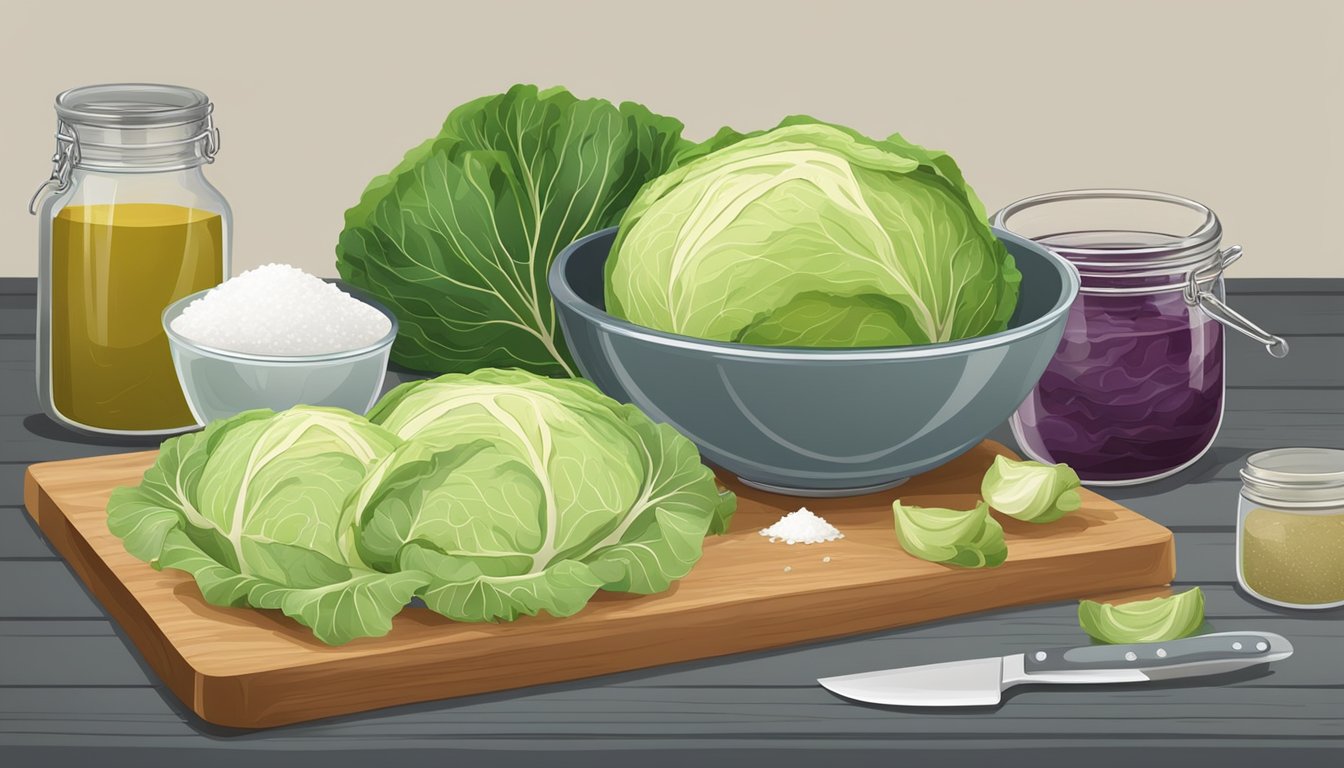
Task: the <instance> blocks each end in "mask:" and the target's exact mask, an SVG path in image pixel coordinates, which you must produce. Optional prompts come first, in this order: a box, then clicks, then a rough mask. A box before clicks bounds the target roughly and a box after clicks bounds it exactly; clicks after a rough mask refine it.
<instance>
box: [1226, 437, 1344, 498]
mask: <svg viewBox="0 0 1344 768" xmlns="http://www.w3.org/2000/svg"><path fill="white" fill-rule="evenodd" d="M1241 482H1242V495H1243V496H1245V497H1246V498H1248V499H1251V500H1252V501H1258V502H1262V503H1265V504H1283V505H1290V506H1301V507H1305V508H1322V507H1344V450H1340V449H1338V448H1275V449H1273V450H1268V451H1260V452H1259V453H1254V454H1251V456H1250V457H1249V458H1247V459H1246V466H1245V467H1244V468H1243V469H1242V470H1241Z"/></svg>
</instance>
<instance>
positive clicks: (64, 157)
mask: <svg viewBox="0 0 1344 768" xmlns="http://www.w3.org/2000/svg"><path fill="white" fill-rule="evenodd" d="M78 162H79V137H77V136H76V135H75V129H74V128H72V127H71V126H69V125H66V124H65V123H64V122H59V123H57V125H56V152H55V154H53V155H52V156H51V178H49V179H47V180H46V181H44V182H42V183H41V184H40V185H39V186H38V188H37V191H36V192H34V193H33V197H32V199H31V200H29V201H28V212H29V213H31V214H33V215H34V216H36V215H37V203H38V201H39V200H41V199H42V196H43V195H45V194H46V193H47V192H48V191H50V192H52V193H53V194H58V195H59V194H60V193H62V192H64V191H65V190H67V189H69V188H70V175H71V174H72V173H73V172H74V170H75V165H76V164H77V163H78Z"/></svg>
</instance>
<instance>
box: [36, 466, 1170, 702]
mask: <svg viewBox="0 0 1344 768" xmlns="http://www.w3.org/2000/svg"><path fill="white" fill-rule="evenodd" d="M999 453H1008V451H1007V450H1006V449H1005V448H1003V447H1002V446H1000V445H998V444H997V443H992V442H988V441H987V442H985V443H982V444H981V445H979V446H977V447H976V448H975V449H973V450H972V451H970V452H969V453H967V454H965V455H963V456H961V457H960V458H958V459H956V460H955V461H953V462H952V463H950V464H948V465H946V466H944V467H942V468H940V469H938V470H935V471H933V472H930V473H928V474H925V475H921V476H919V477H917V478H913V479H911V480H910V481H908V482H907V483H905V485H903V486H901V487H898V488H896V489H893V490H890V491H885V492H882V493H878V494H873V495H871V496H862V497H856V498H850V499H829V500H814V499H797V498H791V497H784V496H772V495H769V494H765V493H760V492H757V491H754V490H750V489H747V488H744V487H742V486H741V485H740V484H738V483H737V482H736V481H734V480H727V481H726V482H725V484H726V485H728V486H729V487H730V488H731V489H732V490H733V491H735V492H737V493H738V495H739V506H738V512H737V515H736V516H735V518H734V519H733V525H732V530H731V531H730V532H729V533H728V534H726V535H724V536H715V537H710V538H709V539H708V540H706V542H705V552H704V557H703V559H701V561H700V562H699V563H698V564H697V565H696V567H695V570H693V571H692V572H691V574H690V575H689V576H687V577H686V578H685V579H682V580H681V582H679V583H678V584H676V585H675V586H674V587H673V588H672V589H671V590H670V591H669V592H666V593H664V594H661V595H650V596H635V595H620V594H608V593H600V594H599V595H598V596H597V597H596V598H594V600H593V601H592V603H590V604H589V605H588V607H587V608H585V609H584V610H583V611H581V612H579V613H578V614H577V615H575V616H571V617H569V618H564V619H556V618H552V617H549V616H540V617H524V618H522V619H519V620H518V621H515V622H512V623H506V624H459V623H454V622H452V621H449V620H447V619H445V618H443V617H440V616H438V615H437V614H434V613H432V612H430V611H429V610H427V609H424V608H408V609H406V610H404V611H402V612H401V614H400V615H399V616H398V617H397V618H396V620H395V623H394V626H393V629H392V632H391V633H390V634H389V635H387V636H386V637H381V638H365V639H361V640H356V641H353V642H351V643H349V644H347V645H343V646H340V647H335V648H332V647H328V646H325V645H322V644H321V643H319V642H317V641H316V640H314V639H313V638H312V635H310V634H309V632H308V630H306V629H304V628H303V627H300V626H298V625H297V624H294V623H293V622H291V621H289V620H288V619H287V618H285V617H284V616H283V615H282V614H280V613H279V612H278V611H261V610H255V609H250V608H217V607H215V606H212V605H208V604H206V603H205V602H204V601H203V600H202V599H201V596H200V592H199V591H198V590H197V588H196V584H195V582H193V581H192V579H191V577H190V576H188V575H187V574H185V573H182V572H178V571H155V570H154V569H152V568H150V567H149V566H148V565H146V564H145V563H143V562H141V561H139V560H137V559H135V558H134V557H132V556H131V555H129V554H127V553H126V551H125V550H124V549H123V548H122V545H121V541H120V540H118V539H117V538H116V537H115V536H113V535H112V534H111V533H110V532H109V531H108V529H107V524H106V520H105V515H104V511H103V510H104V506H105V505H106V503H107V498H108V494H109V493H111V491H112V489H113V488H115V487H117V486H119V485H132V484H135V483H138V482H139V480H140V475H141V474H142V473H143V472H144V470H145V469H146V468H147V467H148V466H149V465H150V464H151V462H152V461H153V460H154V456H155V454H154V453H153V452H147V453H131V454H121V455H115V456H103V457H98V458H91V459H78V460H75V461H59V462H50V463H46V464H35V465H33V466H31V467H29V468H28V473H27V476H26V478H25V487H24V499H25V502H26V504H27V507H28V512H29V514H30V515H32V516H33V518H34V519H36V520H37V522H38V525H39V526H41V528H42V531H43V532H44V533H45V534H46V536H47V538H48V539H49V540H50V541H51V543H52V545H53V546H54V547H55V548H56V549H57V550H59V551H60V552H61V554H62V555H64V556H65V558H66V560H68V561H69V562H70V565H71V566H72V567H73V568H74V570H75V572H76V573H77V574H79V577H80V578H81V579H83V580H84V583H85V584H87V585H88V587H89V589H90V590H91V591H92V592H93V594H94V595H95V596H97V598H98V599H99V600H101V601H102V603H103V606H104V607H105V608H106V609H107V611H108V613H110V614H111V615H112V616H113V617H114V618H115V619H116V620H117V621H118V622H120V624H121V626H122V628H123V629H124V630H125V632H126V634H127V635H128V636H129V637H130V638H131V640H132V641H133V642H134V643H135V644H136V646H137V647H139V649H140V652H141V653H142V654H143V655H144V657H145V659H146V660H147V661H148V662H149V664H150V666H152V667H153V668H154V670H155V671H156V672H157V673H158V674H159V675H160V676H161V677H162V678H163V680H164V682H166V683H167V685H168V687H169V688H171V689H172V690H173V692H174V693H176V694H177V695H178V696H179V697H180V698H181V699H182V701H183V702H184V703H185V704H186V705H187V706H188V707H190V708H191V709H192V710H193V711H194V712H196V713H197V714H198V715H200V716H201V717H202V718H204V719H206V720H208V721H210V722H212V723H217V724H220V725H225V726H235V727H244V728H255V727H266V726H274V725H281V724H284V723H292V722H297V721H301V720H311V719H315V718H320V717H327V716H331V715H342V714H348V713H351V712H360V711H364V710H370V709H376V708H379V707H386V706H391V705H396V704H407V703H411V702H417V701H426V700H430V699H441V698H448V697H453V696H463V695H466V694H473V693H482V692H486V691H499V690H504V689H509V688H518V687H522V686H529V685H537V684H540V683H551V682H556V681H561V680H573V679H576V678H582V677H589V676H592V675H601V674H607V673H612V672H621V671H625V670H631V669H637V668H641V667H650V666H655V665H658V664H667V663H670V662H678V661H687V660H690V659H703V658H708V657H712V656H720V655H723V654H729V653H736V652H740V651H753V650H759V649H763V648H773V647H778V646H782V645H788V644H791V643H799V642H805V641H811V640H820V639H823V638H834V637H841V636H844V635H851V634H855V633H860V632H869V631H873V630H880V629H887V628H891V627H899V626H903V625H907V624H914V623H917V622H921V621H929V620H931V619H941V618H945V617H948V616H956V615H960V614H965V613H971V612H974V611H983V610H986V609H991V608H1002V607H1005V606H1010V605H1024V604H1028V603H1039V602H1046V601H1051V600H1061V599H1066V598H1078V597H1085V596H1092V595H1098V594H1104V593H1113V592H1119V591H1123V590H1130V589H1139V588H1144V587H1154V586H1159V585H1163V584H1166V583H1168V582H1169V581H1170V580H1171V578H1172V577H1173V575H1174V574H1175V548H1174V544H1173V541H1172V536H1171V532H1170V531H1168V530H1167V529H1166V528H1163V527H1162V526H1160V525H1158V524H1156V523H1154V522H1152V521H1150V520H1148V519H1146V518H1144V517H1142V516H1140V515H1139V514H1137V513H1135V512H1133V511H1131V510H1129V509H1126V508H1124V507H1122V506H1120V505H1119V504H1116V503H1114V502H1111V501H1108V500H1106V499H1103V498H1102V497H1100V496H1098V495H1096V494H1094V493H1091V492H1089V491H1085V492H1084V493H1083V507H1082V509H1081V510H1079V511H1078V512H1075V513H1074V514H1072V515H1069V516H1068V517H1065V518H1064V519H1062V520H1060V521H1058V522H1055V523H1052V524H1049V525H1032V524H1029V523H1020V522H1017V521H1015V520H1011V519H1007V518H1000V520H1001V522H1003V525H1004V530H1005V532H1006V534H1007V539H1008V561H1007V562H1006V563H1005V564H1004V565H1002V566H1001V567H999V568H995V569H991V570H961V569H956V568H951V567H945V566H941V565H935V564H932V563H927V562H924V561H921V560H918V559H916V558H914V557H911V556H909V555H908V554H906V553H905V552H904V551H902V550H901V549H900V547H899V545H898V544H897V541H896V536H895V533H894V531H893V523H892V514H891V501H892V500H893V499H894V498H897V497H898V496H899V497H900V498H901V499H903V500H904V501H905V502H906V503H909V504H916V505H923V506H944V507H956V508H962V509H967V508H969V507H970V506H971V505H972V504H974V503H975V502H976V501H977V500H978V498H979V486H980V478H981V476H982V474H983V473H984V470H985V468H986V467H988V466H989V464H990V462H991V461H992V460H993V458H994V456H995V455H996V454H999ZM804 503H805V504H806V505H807V506H808V507H809V508H810V509H812V510H813V511H816V512H818V513H819V514H821V515H823V516H824V517H826V518H827V519H828V520H829V521H830V522H831V523H832V524H834V525H835V526H837V527H838V528H840V530H841V531H842V532H843V533H844V534H845V538H844V539H841V540H839V541H834V542H829V543H825V544H813V545H801V544H796V545H793V546H789V545H786V544H784V543H782V542H779V543H774V544H772V543H770V542H769V541H768V540H767V539H766V538H765V537H763V536H760V535H759V533H758V532H759V531H760V529H761V528H763V527H765V526H768V525H770V524H771V523H773V522H774V521H775V520H777V519H778V518H779V516H780V515H781V514H783V513H785V512H789V511H792V510H794V509H796V508H797V507H798V506H800V505H801V504H804ZM826 558H829V561H827V560H826ZM899 663H900V659H899V658H895V659H892V664H893V665H899Z"/></svg>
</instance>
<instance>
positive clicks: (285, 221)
mask: <svg viewBox="0 0 1344 768" xmlns="http://www.w3.org/2000/svg"><path fill="white" fill-rule="evenodd" d="M1341 40H1344V0H1273V1H1266V0H1261V1H1260V2H1249V1H1246V0H1235V1H1233V0H1222V1H1217V2H1215V1H1214V0H1204V1H1200V0H1093V1H1091V2H1084V1H1083V0H1072V1H1069V0H1018V1H1017V2H991V1H990V0H982V1H979V2H976V1H972V0H904V1H902V2H887V3H879V2H848V1H845V0H814V1H813V2H774V3H764V2H731V1H730V0H713V1H710V2H704V1H702V0H679V1H675V2H660V3H647V4H645V3H637V2H634V1H633V0H626V1H625V2H621V1H619V0H616V1H613V2H588V3H577V2H574V3H562V2H549V3H548V2H514V3H502V2H496V3H492V2H486V1H485V0H478V1H477V2H462V3H453V2H403V1H398V0H379V1H378V2H366V1H363V2H326V3H317V2H284V1H283V0H270V1H269V2H255V1H244V0H228V1H227V2H221V1H216V2H201V3H186V2H182V0H176V1H175V2H159V1H158V0H120V2H116V3H108V2H85V1H83V0H61V2H59V3H47V2H28V3H24V4H20V3H5V4H4V6H3V8H0V72H3V73H4V74H3V75H0V77H3V82H4V97H5V104H6V109H5V112H4V129H3V131H0V136H2V137H3V141H0V275H32V274H34V273H35V269H36V230H35V227H36V224H35V222H34V220H33V218H32V217H30V216H29V215H28V214H27V211H26V204H27V201H28V197H29V195H30V194H31V193H32V191H33V189H34V188H35V187H36V186H37V184H38V183H39V182H40V181H42V180H43V179H44V178H46V176H47V174H48V172H49V169H50V165H49V157H50V154H51V151H52V138H51V133H52V130H53V128H54V125H55V115H54V112H53V111H52V108H51V102H52V98H53V97H54V96H55V94H56V93H57V92H58V91H60V90H63V89H65V88H68V87H71V86H74V85H80V84H86V83H95V82H117V81H150V82H173V83H181V84H185V85H191V86H194V87H197V88H200V89H202V90H204V91H205V92H206V93H208V94H209V95H210V96H211V97H212V99H213V100H214V101H215V104H216V116H217V121H218V124H219V126H220V128H221V130H222V132H223V148H222V152H221V153H220V156H219V160H218V162H217V163H216V164H215V165H214V166H213V167H211V168H210V169H209V171H208V173H209V176H210V178H211V180H212V181H213V182H214V183H215V184H216V185H217V186H218V187H219V188H220V189H221V190H223V192H224V194H225V195H226V196H227V197H228V199H229V201H230V203H231V204H232V205H233V208H234V212H235V217H236V218H235V222H236V226H235V236H236V237H235V245H234V264H235V271H239V270H242V269H246V268H248V267H252V266H255V265H258V264H262V263H265V262H269V261H287V262H290V263H293V264H296V265H298V266H301V267H304V268H305V269H308V270H309V271H312V272H315V273H318V274H324V275H333V274H335V267H334V264H333V255H332V253H333V247H334V245H335V242H336V238H337V235H338V234H339V232H340V229H341V223H342V214H343V212H344V210H345V209H346V208H348V207H349V206H351V205H353V204H354V203H355V201H356V200H357V199H358V197H359V194H360V192H361V190H362V189H363V188H364V185H365V184H366V183H367V182H368V180H369V179H370V178H372V177H373V176H374V175H376V174H378V173H381V172H384V171H386V170H387V169H389V168H390V167H391V166H392V165H394V164H395V163H396V162H397V161H398V160H399V159H400V158H401V155H402V153H403V152H404V151H405V150H406V149H408V148H409V147H411V146H414V145H415V144H417V143H419V142H420V141H421V140H423V139H425V138H427V137H428V136H430V135H432V134H433V133H434V132H435V131H436V130H437V129H438V126H439V123H440V122H441V121H442V119H443V117H444V115H446V114H447V112H448V111H449V109H451V108H452V107H453V106H455V105H457V104H459V103H461V102H463V101H466V100H468V99H471V98H473V97H476V96H479V95H482V94H485V93H492V92H497V91H500V90H503V89H505V88H507V87H508V86H509V85H511V84H513V83H515V82H535V83H538V84H541V85H553V84H561V85H565V86H567V87H568V88H570V89H571V90H572V91H574V92H575V93H577V94H579V95H581V96H601V97H604V98H607V99H611V100H627V99H629V100H635V101H640V102H642V103H644V104H646V105H647V106H648V107H650V108H651V109H653V110H654V111H656V112H661V113H663V114H668V115H673V116H676V117H679V118H680V119H682V120H683V121H684V122H685V123H686V125H687V128H688V134H689V135H690V136H691V137H693V138H700V137H704V136H707V135H709V134H710V133H712V132H713V131H714V130H715V129H717V128H718V127H719V126H720V125H722V124H725V123H728V124H732V125H735V126H737V127H741V128H755V127H761V126H766V125H769V124H773V123H774V122H775V121H777V120H778V119H779V118H780V117H781V116H783V115H785V114H789V113H795V112H806V113H810V114H813V115H816V116H818V117H822V118H825V119H828V120H832V121H836V122H841V123H845V124H848V125H851V126H853V127H855V128H857V129H859V130H861V131H864V132H866V133H869V134H881V135H885V134H887V133H890V132H892V131H897V130H899V131H900V132H902V133H903V134H905V135H906V136H907V137H909V138H911V139H913V140H916V141H919V142H922V143H925V144H928V145H930V146H936V147H939V148H942V149H946V150H949V151H950V152H952V153H953V154H954V156H955V157H956V158H957V159H958V160H959V161H960V163H961V165H962V167H963V168H964V169H965V170H966V172H967V175H968V177H969V178H970V180H971V182H972V184H973V185H974V186H975V188H976V189H977V190H978V191H979V193H980V195H981V197H983V198H984V199H985V202H986V204H987V205H988V206H989V207H990V209H991V210H993V209H995V208H997V207H998V206H1001V205H1003V204H1004V203H1007V202H1010V201H1012V200H1014V199H1017V198H1019V197H1023V196H1026V195H1029V194H1033V193H1037V192H1045V191H1050V190H1055V189H1066V188H1076V187H1083V186H1123V187H1144V188H1152V189H1160V190H1163V191H1168V192H1175V193H1179V194H1184V195H1188V196H1191V197H1194V198H1195V199H1198V200H1201V201H1203V202H1205V203H1207V204H1208V205H1209V206H1211V207H1212V208H1213V209H1214V210H1215V211H1217V212H1218V214H1219V215H1220V216H1221V217H1222V218H1223V220H1224V224H1225V227H1226V239H1225V242H1227V243H1233V242H1239V243H1241V244H1242V245H1244V246H1245V248H1246V252H1247V257H1246V258H1245V259H1243V260H1242V262H1241V263H1240V264H1239V265H1237V266H1236V267H1234V271H1233V274H1236V275H1241V276H1277V275H1282V276H1332V277H1344V258H1341V255H1342V254H1341V250H1340V248H1339V247H1338V245H1337V243H1338V242H1339V237H1338V232H1339V229H1340V225H1339V219H1340V218H1341V214H1342V213H1344V205H1342V204H1344V185H1341V184H1340V183H1339V179H1340V178H1341V176H1342V175H1344V159H1342V156H1341V152H1340V149H1339V148H1340V144H1341V141H1340V139H1341V129H1344V89H1342V88H1341V84H1344V77H1341V75H1342V74H1344V55H1341V54H1340V52H1339V50H1340V47H1341Z"/></svg>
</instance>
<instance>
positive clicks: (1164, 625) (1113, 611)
mask: <svg viewBox="0 0 1344 768" xmlns="http://www.w3.org/2000/svg"><path fill="white" fill-rule="evenodd" d="M1203 623H1204V591H1203V590H1201V589H1200V588H1199V587H1195V588H1193V589H1188V590H1186V591H1185V592H1182V593H1180V594H1179V595H1171V596H1169V597H1154V598H1152V599H1151V600H1139V601H1136V602H1131V603H1121V604H1120V605H1110V604H1108V603H1098V602H1096V601H1095V600H1082V601H1080V602H1079V603H1078V625H1079V626H1080V627H1082V628H1083V631H1084V632H1086V633H1087V634H1088V635H1090V636H1092V637H1094V638H1096V639H1097V640H1100V641H1101V642H1103V643H1164V642H1166V641H1168V640H1178V639H1180V638H1182V637H1188V636H1190V635H1193V634H1195V632H1196V631H1198V630H1199V628H1200V626H1201V625H1203Z"/></svg>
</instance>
